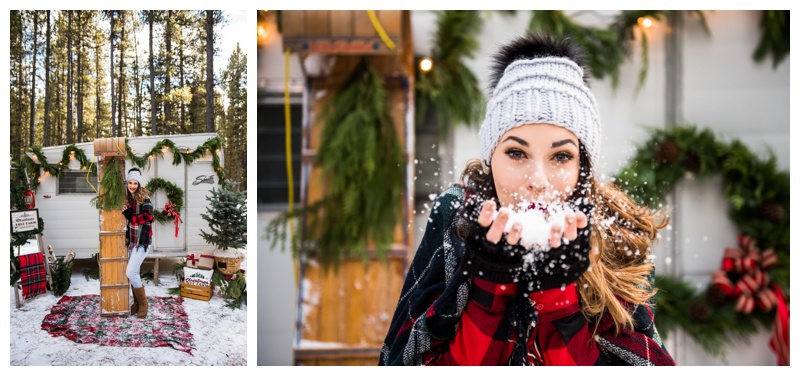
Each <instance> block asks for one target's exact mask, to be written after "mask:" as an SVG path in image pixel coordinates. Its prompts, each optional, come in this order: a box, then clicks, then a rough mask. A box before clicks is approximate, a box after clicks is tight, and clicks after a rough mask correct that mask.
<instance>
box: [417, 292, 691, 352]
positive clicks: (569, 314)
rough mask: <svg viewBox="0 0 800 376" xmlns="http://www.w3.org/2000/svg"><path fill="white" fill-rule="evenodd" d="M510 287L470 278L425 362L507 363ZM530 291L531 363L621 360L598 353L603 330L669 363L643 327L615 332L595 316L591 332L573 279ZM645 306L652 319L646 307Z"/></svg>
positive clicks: (632, 348) (605, 334) (627, 346)
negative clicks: (455, 320) (456, 315)
mask: <svg viewBox="0 0 800 376" xmlns="http://www.w3.org/2000/svg"><path fill="white" fill-rule="evenodd" d="M516 293H517V285H516V284H514V283H509V284H501V283H493V282H488V281H485V280H482V279H480V278H473V283H472V291H471V292H470V299H469V300H468V301H467V305H466V307H465V309H464V313H463V315H462V317H461V325H460V326H459V328H458V330H457V332H456V335H455V337H454V338H452V339H451V340H450V343H449V346H448V351H447V352H445V353H444V354H435V353H434V352H431V356H430V357H429V358H428V359H427V360H428V364H430V365H504V364H507V363H508V360H509V358H510V356H511V352H512V350H513V349H514V342H512V341H509V339H508V338H507V334H508V325H509V324H508V322H507V320H506V319H505V317H504V313H505V311H506V307H507V306H508V304H509V303H510V302H511V300H512V298H513V297H514V295H515V294H516ZM530 297H531V301H532V304H533V305H534V307H535V308H536V311H537V312H538V317H539V319H538V323H537V324H536V325H535V326H534V327H533V328H532V333H531V335H530V340H529V341H528V359H529V360H530V362H531V364H533V365H566V366H575V365H603V364H613V363H617V362H616V361H615V360H619V361H620V362H621V363H627V360H628V359H619V357H618V356H616V355H613V354H609V353H604V350H602V349H601V347H600V346H598V344H597V342H598V341H601V340H602V338H604V337H608V336H611V337H612V338H613V343H616V344H619V343H623V344H624V345H623V347H625V349H626V350H627V351H630V352H631V355H632V357H635V358H642V359H644V360H646V362H649V363H651V364H653V365H675V362H674V360H673V359H672V357H671V356H670V355H669V354H667V352H666V351H664V350H663V348H662V346H661V345H659V344H658V343H657V342H656V341H655V340H654V339H653V338H651V337H650V336H648V335H646V334H644V333H640V332H637V331H631V330H623V331H622V332H621V333H620V334H615V333H614V330H615V328H614V326H613V323H611V324H612V325H608V324H609V323H604V322H603V321H602V320H601V325H600V327H599V329H598V333H597V335H595V334H593V333H592V329H593V326H590V325H589V322H588V321H587V320H586V319H585V318H584V316H583V314H582V313H581V308H580V296H579V295H578V291H577V288H576V287H575V284H570V285H569V286H568V287H566V288H565V289H564V290H562V289H560V288H556V289H551V290H545V291H539V292H535V293H532V294H530ZM646 311H647V312H648V313H649V314H650V320H652V313H651V311H650V310H649V308H647V309H646ZM429 313H432V312H429ZM608 319H609V320H610V318H608ZM651 322H652V321H651ZM603 324H606V325H603ZM625 337H631V338H625ZM634 337H635V338H634Z"/></svg>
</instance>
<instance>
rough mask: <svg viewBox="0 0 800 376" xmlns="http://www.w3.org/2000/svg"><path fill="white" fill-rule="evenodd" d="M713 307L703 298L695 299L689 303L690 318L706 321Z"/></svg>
mask: <svg viewBox="0 0 800 376" xmlns="http://www.w3.org/2000/svg"><path fill="white" fill-rule="evenodd" d="M710 313H711V309H710V308H709V307H708V304H706V302H705V301H703V300H695V301H693V302H691V303H690V304H689V318H690V319H692V320H694V321H706V320H708V316H709V314H710Z"/></svg>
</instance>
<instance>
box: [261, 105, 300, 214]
mask: <svg viewBox="0 0 800 376" xmlns="http://www.w3.org/2000/svg"><path fill="white" fill-rule="evenodd" d="M279 94H280V95H270V94H266V95H263V94H262V96H261V97H260V98H259V104H258V164H257V166H258V193H257V195H256V196H257V197H258V206H259V207H261V208H262V209H267V210H269V208H278V207H283V208H285V207H286V206H287V205H288V199H289V184H288V182H287V180H286V117H285V115H284V111H285V109H284V99H283V93H282V92H281V93H279ZM292 94H294V95H292V96H291V97H290V116H291V121H292V167H293V168H292V177H293V180H294V186H293V188H294V199H295V201H296V202H295V203H297V202H298V201H299V200H300V178H301V175H300V156H301V152H302V150H301V145H302V143H301V141H302V129H301V124H302V121H303V112H302V104H301V99H302V98H301V97H300V95H299V94H296V93H292Z"/></svg>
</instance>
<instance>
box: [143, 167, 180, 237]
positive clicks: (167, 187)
mask: <svg viewBox="0 0 800 376" xmlns="http://www.w3.org/2000/svg"><path fill="white" fill-rule="evenodd" d="M145 188H147V190H148V191H150V193H151V194H155V192H156V191H158V190H159V189H163V190H164V191H165V192H166V193H167V203H166V204H165V205H164V209H163V210H160V211H158V210H157V211H153V217H155V220H156V221H157V222H158V223H161V224H165V223H169V222H173V223H174V224H175V237H176V238H177V237H178V229H179V228H180V226H179V224H180V223H182V222H183V219H181V216H180V212H181V209H182V208H183V189H181V188H180V187H178V186H177V185H175V184H173V183H171V182H168V181H166V180H164V179H162V178H152V179H150V181H149V182H147V185H146V186H145Z"/></svg>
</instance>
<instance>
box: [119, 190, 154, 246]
mask: <svg viewBox="0 0 800 376" xmlns="http://www.w3.org/2000/svg"><path fill="white" fill-rule="evenodd" d="M128 207H129V208H131V209H132V210H133V217H131V219H130V220H129V221H128V226H127V228H126V229H125V230H126V231H125V245H126V246H127V247H128V248H132V247H135V246H140V245H141V246H145V247H149V246H150V244H152V241H153V227H152V223H153V203H152V202H150V200H149V199H146V200H144V202H142V204H141V205H138V204H136V200H134V199H130V200H128Z"/></svg>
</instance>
